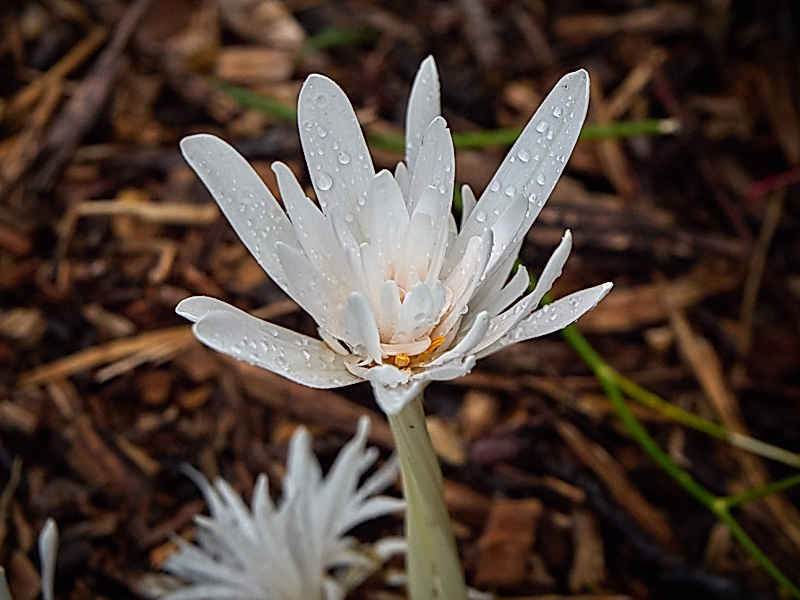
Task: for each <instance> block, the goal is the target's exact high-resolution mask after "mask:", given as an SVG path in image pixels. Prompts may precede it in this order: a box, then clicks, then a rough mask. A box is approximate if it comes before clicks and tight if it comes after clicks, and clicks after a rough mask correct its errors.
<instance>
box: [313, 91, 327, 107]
mask: <svg viewBox="0 0 800 600" xmlns="http://www.w3.org/2000/svg"><path fill="white" fill-rule="evenodd" d="M327 101H328V97H327V96H326V95H325V94H319V95H318V96H317V97H316V98H314V102H316V103H317V106H323V105H324V104H325V103H326V102H327Z"/></svg>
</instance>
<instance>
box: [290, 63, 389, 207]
mask: <svg viewBox="0 0 800 600" xmlns="http://www.w3.org/2000/svg"><path fill="white" fill-rule="evenodd" d="M297 120H298V128H299V131H300V142H301V144H302V146H303V154H305V157H306V164H307V165H308V170H309V173H310V175H311V181H312V183H313V184H314V190H315V191H316V193H317V199H318V200H319V204H320V206H321V207H322V210H323V211H324V212H325V213H326V214H327V213H328V212H330V210H331V209H332V208H334V207H339V208H341V209H342V210H344V211H345V212H350V213H353V214H354V215H355V214H356V213H358V211H359V210H360V209H361V207H362V206H363V205H364V202H365V200H366V195H367V190H368V189H369V183H370V181H371V180H372V177H373V175H375V168H374V167H373V166H372V158H371V157H370V155H369V151H368V150H367V144H366V142H365V141H364V134H363V133H362V131H361V126H360V125H359V124H358V120H357V119H356V114H355V112H354V111H353V107H352V106H351V104H350V101H349V100H348V99H347V96H346V95H345V93H344V92H343V91H342V89H341V88H340V87H339V86H338V85H337V84H336V83H334V82H333V81H332V80H330V79H329V78H327V77H325V76H324V75H310V76H309V77H308V79H306V81H305V83H303V87H302V89H301V90H300V96H299V97H298V99H297Z"/></svg>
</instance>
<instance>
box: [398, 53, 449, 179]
mask: <svg viewBox="0 0 800 600" xmlns="http://www.w3.org/2000/svg"><path fill="white" fill-rule="evenodd" d="M440 112H441V108H440V100H439V74H438V73H437V72H436V62H435V61H434V60H433V57H432V56H428V57H427V58H426V59H425V60H423V61H422V64H420V66H419V70H418V71H417V74H416V76H415V77H414V83H413V84H412V86H411V94H410V95H409V97H408V109H407V110H406V164H407V165H408V170H409V171H410V172H411V173H413V172H414V168H415V165H416V162H417V155H418V153H419V148H420V146H421V145H422V137H423V135H424V134H425V130H426V129H427V128H428V125H430V123H431V121H433V120H434V119H435V118H436V117H438V116H439V114H440Z"/></svg>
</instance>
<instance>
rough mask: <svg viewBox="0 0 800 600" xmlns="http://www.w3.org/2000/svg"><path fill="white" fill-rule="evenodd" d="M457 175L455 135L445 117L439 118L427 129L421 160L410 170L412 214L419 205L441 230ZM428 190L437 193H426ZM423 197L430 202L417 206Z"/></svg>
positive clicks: (451, 199)
mask: <svg viewBox="0 0 800 600" xmlns="http://www.w3.org/2000/svg"><path fill="white" fill-rule="evenodd" d="M454 178H455V154H454V151H453V138H452V136H451V135H450V130H449V129H448V128H447V122H446V121H445V120H444V119H443V118H442V117H436V118H435V119H434V120H433V121H431V123H430V125H428V128H427V129H426V130H425V134H424V137H423V138H422V147H421V148H420V151H419V161H418V164H417V166H416V167H415V168H414V170H413V171H412V172H411V186H410V188H409V192H408V196H409V205H408V206H409V213H410V214H411V215H412V216H413V214H414V213H415V212H416V211H417V209H418V208H419V209H420V210H422V211H423V212H424V213H425V214H429V215H431V216H432V217H433V218H434V224H435V225H436V230H437V231H438V230H439V228H440V227H442V226H444V223H443V222H442V221H444V218H445V216H446V215H448V214H450V205H451V204H452V202H453V181H454ZM428 191H433V192H434V193H433V194H427V195H424V193H425V192H428ZM423 198H424V199H426V200H427V201H428V204H427V205H424V206H418V205H419V203H420V202H422V201H423Z"/></svg>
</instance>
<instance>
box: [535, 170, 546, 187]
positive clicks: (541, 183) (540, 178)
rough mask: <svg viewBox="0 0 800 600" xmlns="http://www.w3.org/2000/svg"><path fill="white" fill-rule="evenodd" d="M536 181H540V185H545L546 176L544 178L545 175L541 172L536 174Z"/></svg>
mask: <svg viewBox="0 0 800 600" xmlns="http://www.w3.org/2000/svg"><path fill="white" fill-rule="evenodd" d="M536 183H538V184H539V185H544V184H545V178H544V175H543V174H542V173H539V174H538V175H537V176H536Z"/></svg>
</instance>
